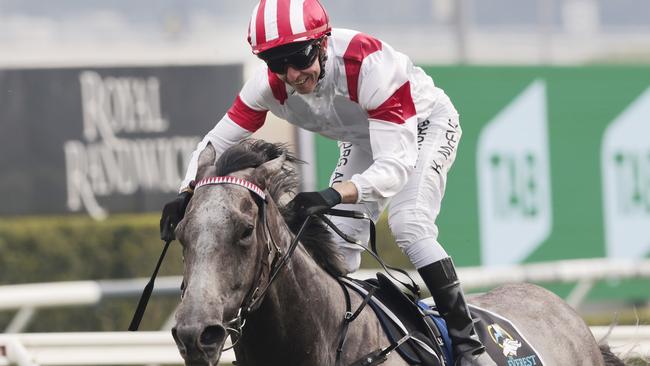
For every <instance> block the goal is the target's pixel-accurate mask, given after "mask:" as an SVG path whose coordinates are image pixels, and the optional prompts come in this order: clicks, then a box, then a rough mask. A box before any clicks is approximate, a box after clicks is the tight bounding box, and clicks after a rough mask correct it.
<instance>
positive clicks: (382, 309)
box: [342, 273, 453, 366]
mask: <svg viewBox="0 0 650 366" xmlns="http://www.w3.org/2000/svg"><path fill="white" fill-rule="evenodd" d="M342 280H343V282H344V283H345V284H346V285H347V286H348V287H349V288H351V289H352V290H354V291H356V292H358V293H359V294H360V295H361V296H362V297H365V296H367V294H368V292H371V291H373V290H374V293H373V295H372V297H371V299H370V301H369V302H368V305H370V307H371V308H372V309H373V310H374V312H375V314H376V315H377V318H378V319H379V321H380V323H381V326H382V328H383V330H384V332H385V333H386V336H387V337H388V339H389V340H390V342H391V344H393V345H394V344H397V343H399V341H400V340H401V339H402V338H403V337H404V336H406V335H410V338H409V339H408V340H407V341H405V342H404V343H401V344H400V345H399V346H398V347H397V352H398V353H399V354H400V356H402V358H403V359H404V360H405V361H406V362H408V364H409V365H422V366H444V365H451V364H453V363H452V360H451V359H450V358H449V357H450V356H451V341H449V340H448V336H446V328H444V327H443V328H442V329H443V330H444V331H445V334H444V335H443V334H442V333H441V331H440V330H439V327H438V325H437V324H436V320H434V315H436V316H437V313H435V312H434V311H431V310H430V309H429V308H428V307H427V306H426V305H424V304H421V305H418V302H417V301H416V299H415V298H413V297H411V296H409V295H407V294H405V293H403V292H402V290H400V289H399V288H398V287H397V286H396V285H395V284H394V283H393V282H392V281H391V280H390V279H388V278H387V277H386V276H385V275H383V274H382V273H377V278H376V279H375V278H373V279H368V280H365V281H362V280H356V279H352V278H347V277H346V278H343V279H342ZM438 318H439V317H438ZM439 321H441V322H444V321H442V319H439ZM445 338H447V339H446V340H445Z"/></svg>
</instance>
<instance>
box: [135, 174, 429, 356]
mask: <svg viewBox="0 0 650 366" xmlns="http://www.w3.org/2000/svg"><path fill="white" fill-rule="evenodd" d="M220 184H233V185H238V186H241V187H244V188H246V189H247V190H248V191H249V192H251V194H252V196H253V199H254V200H255V202H256V204H257V205H258V207H259V215H260V218H261V222H262V226H263V228H264V229H263V230H264V236H265V237H266V253H265V254H266V255H263V256H262V258H263V259H262V263H261V266H260V267H259V270H258V273H257V275H256V280H255V281H254V282H253V285H252V286H251V288H250V289H249V290H248V292H247V294H246V296H245V297H244V299H243V300H242V304H241V305H240V306H239V309H238V310H237V315H235V317H234V318H232V319H230V320H228V321H226V322H224V323H223V326H224V328H225V329H226V330H227V331H228V332H229V333H230V335H231V339H232V338H233V336H235V335H236V339H235V340H233V342H232V345H231V346H230V347H227V348H224V349H222V351H221V352H224V351H227V350H229V349H231V348H233V347H235V346H236V345H237V343H238V342H239V339H240V338H241V335H242V333H243V330H244V326H245V325H246V318H247V316H248V315H249V314H250V313H251V312H253V311H255V310H256V309H258V308H259V306H260V305H261V303H262V300H263V299H264V297H265V296H266V293H267V292H268V290H269V288H270V286H271V285H272V284H273V282H274V281H275V279H276V278H277V276H278V274H279V273H280V271H281V270H282V269H283V268H284V267H285V265H286V264H287V263H288V262H289V260H290V259H291V257H292V256H293V253H294V251H295V249H296V247H297V246H298V243H299V242H300V238H301V237H302V234H303V233H304V231H305V228H307V227H308V226H309V223H310V222H311V220H312V219H313V217H314V216H318V217H319V218H320V219H321V220H323V222H325V224H327V225H328V226H329V227H330V228H332V230H333V231H334V232H336V233H337V234H338V235H339V236H341V237H342V238H343V239H344V240H346V241H347V242H349V243H352V244H355V245H358V246H360V247H361V248H362V249H364V250H365V251H367V252H368V253H369V254H370V255H372V256H373V257H374V258H375V259H376V260H377V261H378V263H379V264H381V266H382V267H383V268H384V270H385V271H386V273H387V274H388V275H389V276H390V277H392V278H393V279H395V280H396V281H397V282H399V283H401V284H402V285H404V286H405V287H406V288H408V289H409V290H411V292H413V293H414V294H416V296H419V288H418V286H417V285H416V284H415V282H414V281H413V279H411V278H410V276H409V275H408V274H407V273H406V272H405V271H403V270H402V269H399V268H394V267H391V266H387V265H386V264H385V263H384V262H383V260H381V258H379V256H378V254H377V248H376V245H375V224H374V221H373V220H372V219H371V218H370V217H369V216H368V215H366V214H365V213H361V212H356V211H345V210H337V209H329V210H327V211H326V212H325V213H327V214H329V215H335V216H342V217H349V218H354V219H364V220H367V221H368V222H369V223H370V229H371V230H370V244H371V247H372V251H370V250H368V249H367V248H366V247H365V246H363V245H362V243H361V242H360V241H359V240H356V239H354V238H351V237H349V236H348V235H346V234H345V233H343V232H342V231H341V230H340V229H338V228H337V227H336V225H334V224H333V223H332V222H331V221H330V220H329V219H328V218H327V217H326V216H325V215H323V214H322V213H319V214H316V215H310V216H307V217H306V218H305V221H304V222H303V223H302V225H301V226H300V229H299V230H298V232H297V233H296V235H295V237H294V238H293V240H292V242H291V244H290V245H289V248H288V249H287V252H286V253H283V252H282V249H281V248H280V247H279V246H278V244H277V243H276V241H275V239H274V238H273V235H272V234H271V228H270V226H269V223H268V220H267V214H266V207H267V205H268V200H267V193H266V192H265V191H264V190H262V189H261V188H260V187H258V186H257V185H256V184H254V183H251V182H249V181H247V180H245V179H242V178H238V177H233V176H216V177H208V178H204V179H202V180H200V181H198V182H197V183H196V185H195V186H194V191H196V190H197V189H199V188H201V187H205V186H209V185H220ZM170 243H171V240H170V241H167V242H166V243H165V247H164V248H163V251H162V253H161V255H160V258H159V259H158V263H157V265H156V268H155V270H154V272H153V274H152V276H151V279H150V280H149V283H148V284H147V286H146V287H145V289H144V291H143V293H142V296H141V298H140V301H139V303H138V307H137V309H136V312H135V314H134V316H133V319H132V320H131V325H130V326H129V330H130V331H136V330H138V327H139V324H140V321H141V320H142V317H143V315H144V311H145V309H146V306H147V302H148V300H149V298H150V296H151V293H152V291H153V285H154V281H155V278H156V276H157V274H158V269H159V268H160V264H161V263H162V260H163V258H164V256H165V253H166V252H167V248H168V247H169V244H170ZM388 269H391V270H395V271H398V272H400V273H402V274H404V275H406V277H407V278H409V279H410V280H411V284H407V283H405V282H402V281H400V280H398V279H397V278H396V277H394V276H393V275H392V274H391V273H390V272H389V271H388ZM336 280H337V282H338V283H339V285H340V286H341V288H342V290H343V293H344V297H345V302H346V313H345V316H344V323H343V327H342V328H341V332H340V334H339V344H338V348H337V350H336V351H337V354H336V363H337V364H339V362H340V360H341V352H342V348H343V345H344V343H345V338H346V334H347V329H348V325H349V324H350V323H351V322H352V321H354V320H355V319H356V318H357V316H358V315H359V314H360V313H361V311H362V310H363V308H364V307H365V306H366V305H367V304H368V302H369V301H370V298H371V297H372V296H373V292H374V291H371V292H369V293H368V295H366V297H365V298H364V299H363V301H362V302H361V304H360V305H359V306H358V308H357V309H356V311H354V312H352V311H351V301H350V294H349V293H348V290H347V287H346V286H345V284H344V283H343V282H342V281H341V280H340V279H339V278H336ZM408 338H410V336H405V337H403V338H402V339H401V340H399V341H397V342H395V343H393V344H392V345H391V346H389V347H387V348H385V349H383V350H382V349H379V350H377V351H375V352H372V353H371V354H368V355H367V356H368V357H369V358H367V359H366V360H371V361H372V362H371V363H364V364H368V365H370V364H372V365H375V364H379V363H381V362H383V361H382V360H383V359H384V358H385V357H386V355H388V353H390V352H392V351H393V350H394V349H395V348H397V347H399V345H401V344H402V343H403V342H404V341H406V340H407V339H408ZM362 361H363V360H362ZM364 362H365V361H364ZM356 364H357V363H355V365H356Z"/></svg>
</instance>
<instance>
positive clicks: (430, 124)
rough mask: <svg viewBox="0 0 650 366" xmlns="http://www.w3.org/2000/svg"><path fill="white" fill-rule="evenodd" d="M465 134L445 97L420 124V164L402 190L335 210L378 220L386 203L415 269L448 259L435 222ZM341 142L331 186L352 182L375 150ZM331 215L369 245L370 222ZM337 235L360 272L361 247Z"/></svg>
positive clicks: (349, 262) (349, 260)
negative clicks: (389, 197)
mask: <svg viewBox="0 0 650 366" xmlns="http://www.w3.org/2000/svg"><path fill="white" fill-rule="evenodd" d="M461 134H462V131H461V128H460V123H459V117H458V112H456V109H455V108H454V106H453V104H452V103H451V101H450V100H449V98H447V97H446V96H441V97H440V98H439V100H438V101H437V102H436V106H435V107H434V111H433V113H432V114H431V116H430V117H429V119H427V120H426V121H423V122H420V123H419V124H418V159H417V164H416V167H415V170H414V171H413V172H412V173H411V176H410V177H409V179H408V181H407V183H406V185H405V186H404V188H402V190H401V191H400V192H399V193H397V194H396V195H395V196H394V197H392V198H391V199H383V200H380V201H377V202H368V203H360V204H341V205H338V206H337V207H336V208H340V209H345V210H355V211H362V212H365V213H367V214H368V215H370V217H372V219H373V220H374V221H375V222H377V220H378V219H379V216H380V215H381V213H382V212H383V210H384V209H385V208H386V205H389V207H388V224H389V226H390V229H391V231H392V233H393V235H394V236H395V241H396V242H397V245H399V247H400V248H401V250H402V252H404V253H405V254H406V255H407V256H408V258H409V259H410V260H411V263H413V265H414V266H415V267H416V268H421V267H424V266H426V265H428V264H431V263H433V262H435V261H438V260H440V259H443V258H445V257H448V255H447V253H446V252H445V250H444V249H443V248H442V246H441V245H440V244H439V243H438V240H437V238H438V227H437V226H436V224H435V222H436V218H437V217H438V214H439V213H440V204H441V202H442V197H443V196H444V193H445V185H446V182H447V172H448V171H449V169H450V168H451V166H452V164H453V163H454V160H455V158H456V150H457V148H458V142H459V141H460V138H461ZM338 145H339V149H340V157H339V162H338V165H337V166H336V168H335V170H334V172H333V173H332V177H331V178H330V185H332V184H333V183H336V182H342V181H345V180H349V179H350V177H352V175H354V174H356V173H360V172H363V171H364V170H366V169H367V168H368V167H369V166H370V165H371V164H372V163H373V158H372V154H371V153H369V152H367V151H365V150H363V149H360V148H359V147H357V146H355V145H353V144H350V143H345V142H339V144H338ZM387 179H390V178H389V177H387ZM331 219H332V221H333V222H334V223H335V224H336V225H337V226H338V227H339V228H340V229H341V230H342V231H343V232H345V233H346V234H348V235H351V236H353V237H355V238H357V239H360V240H361V241H362V242H363V243H368V240H369V238H370V232H369V227H368V223H367V222H366V221H364V220H355V219H347V218H341V217H331ZM333 235H334V237H335V239H336V240H337V242H338V243H339V247H340V251H341V253H342V254H343V255H344V257H345V261H346V263H347V267H348V270H349V271H350V272H354V271H356V270H357V269H358V268H359V264H360V262H361V251H362V249H361V248H359V247H358V246H355V245H353V244H349V243H347V242H345V241H344V240H343V239H341V238H340V237H339V236H338V235H336V234H333Z"/></svg>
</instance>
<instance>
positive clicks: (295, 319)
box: [242, 240, 345, 365]
mask: <svg viewBox="0 0 650 366" xmlns="http://www.w3.org/2000/svg"><path fill="white" fill-rule="evenodd" d="M284 242H287V241H286V240H285V241H284ZM342 297H343V295H342V291H341V289H340V287H339V285H338V283H337V282H336V280H335V279H334V278H332V277H331V276H330V275H329V274H328V273H327V272H325V271H324V270H323V269H322V268H321V267H320V266H319V265H318V264H316V262H314V260H313V259H312V258H311V256H309V254H308V253H307V252H306V250H305V249H304V248H303V247H301V246H298V247H297V248H296V251H295V252H294V254H293V256H292V257H291V259H290V261H289V262H288V263H287V266H286V267H285V268H284V269H283V270H282V272H281V273H280V274H279V275H278V277H277V279H276V280H275V282H274V283H273V284H272V285H271V287H270V288H269V292H268V293H267V294H266V296H265V298H264V301H263V302H262V305H261V306H260V308H259V309H258V310H257V311H255V312H254V313H252V314H251V315H250V318H249V320H248V321H249V324H248V333H247V334H246V336H245V337H244V339H245V340H246V341H244V339H242V341H244V342H243V347H246V345H249V346H250V348H251V349H252V350H253V352H252V353H254V354H258V355H260V357H264V362H265V364H269V365H271V364H274V363H276V362H277V364H299V363H300V364H304V361H305V359H304V357H305V354H304V352H308V353H309V352H310V351H309V350H313V351H314V352H313V357H314V358H315V359H312V360H311V361H308V362H307V363H306V364H309V362H312V363H311V364H329V361H327V362H325V361H324V360H330V359H331V357H333V356H334V352H335V350H334V348H335V343H336V340H337V335H338V331H339V330H340V326H341V321H342V319H343V315H344V313H345V300H344V299H343V298H342ZM249 336H250V338H249ZM260 347H262V348H267V349H268V351H267V352H260ZM296 350H301V355H296V354H295V352H296ZM246 353H248V352H246ZM273 357H278V359H277V360H274V361H273V362H272V361H271V360H270V358H273ZM293 357H300V358H299V360H300V362H298V360H296V359H292V358H293ZM280 358H281V359H280ZM286 362H289V363H286ZM251 363H252V364H255V362H251Z"/></svg>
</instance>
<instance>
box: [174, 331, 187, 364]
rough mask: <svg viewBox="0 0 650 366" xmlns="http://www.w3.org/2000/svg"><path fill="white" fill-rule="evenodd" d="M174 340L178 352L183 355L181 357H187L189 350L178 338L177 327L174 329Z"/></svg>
mask: <svg viewBox="0 0 650 366" xmlns="http://www.w3.org/2000/svg"><path fill="white" fill-rule="evenodd" d="M172 338H174V342H176V346H177V347H178V351H179V352H180V353H181V356H183V357H185V355H186V354H187V348H186V347H185V344H184V343H183V341H182V340H181V339H180V338H179V337H178V331H177V330H176V327H173V328H172Z"/></svg>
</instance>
